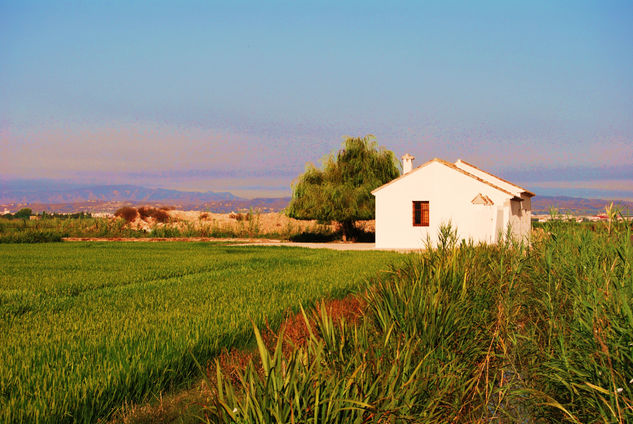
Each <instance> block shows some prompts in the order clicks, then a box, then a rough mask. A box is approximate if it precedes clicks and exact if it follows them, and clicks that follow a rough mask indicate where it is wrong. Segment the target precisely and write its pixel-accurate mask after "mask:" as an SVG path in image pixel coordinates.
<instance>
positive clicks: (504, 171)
mask: <svg viewBox="0 0 633 424" xmlns="http://www.w3.org/2000/svg"><path fill="white" fill-rule="evenodd" d="M366 134H374V135H375V136H376V139H377V141H378V144H380V145H381V146H384V147H385V148H387V149H389V150H392V151H393V152H394V153H395V154H396V156H398V157H400V156H402V155H403V154H404V153H410V154H413V155H414V156H415V157H416V161H415V162H414V166H417V165H420V164H422V163H424V162H425V161H427V160H429V159H432V158H434V157H440V158H443V159H446V160H450V161H455V160H457V159H458V158H462V159H464V160H466V161H468V162H471V163H474V164H475V165H477V166H479V167H480V168H484V169H486V170H488V171H491V172H493V173H496V174H497V175H500V176H502V177H504V178H506V179H509V180H511V181H513V182H516V183H518V184H520V185H523V186H525V187H526V188H527V189H529V190H532V191H534V192H536V193H537V194H542V195H545V194H547V195H572V196H584V197H603V198H624V199H633V3H632V2H630V1H622V2H620V1H595V2H586V1H558V2H552V1H524V2H519V1H477V2H472V1H468V2H466V1H464V2H458V1H416V2H403V1H400V2H399V1H394V2H371V1H362V2H345V1H331V2H330V1H322V2H308V1H287V2H279V1H265V2H259V1H258V2H249V1H230V2H228V1H227V2H214V1H188V0H181V1H171V2H166V1H134V0H128V1H114V0H111V1H63V0H62V1H55V2H53V1H46V2H44V1H30V0H15V1H6V0H0V179H3V180H10V179H30V178H32V179H41V178H50V179H56V180H59V181H64V182H79V183H86V184H122V183H125V184H136V185H144V186H147V187H164V188H171V189H181V190H193V191H207V190H211V191H231V192H233V193H234V194H237V195H241V196H246V197H255V196H285V195H289V194H290V192H291V183H292V181H293V180H294V179H295V178H296V177H297V176H298V175H299V174H300V173H301V172H302V171H303V170H304V169H305V165H306V163H308V162H312V163H315V164H316V165H318V164H319V163H320V159H321V158H322V157H323V156H324V155H327V154H328V153H330V152H332V151H335V150H336V149H338V148H340V146H341V143H342V141H343V137H344V136H364V135H366Z"/></svg>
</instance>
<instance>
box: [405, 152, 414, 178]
mask: <svg viewBox="0 0 633 424" xmlns="http://www.w3.org/2000/svg"><path fill="white" fill-rule="evenodd" d="M414 159H415V157H413V156H411V155H410V154H408V153H407V154H405V155H404V156H402V175H404V174H408V173H409V172H411V170H412V169H413V160H414Z"/></svg>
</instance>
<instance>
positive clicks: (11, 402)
mask: <svg viewBox="0 0 633 424" xmlns="http://www.w3.org/2000/svg"><path fill="white" fill-rule="evenodd" d="M401 257H402V256H401V255H398V254H395V253H389V252H338V251H330V250H321V249H318V250H310V249H297V248H283V247H238V246H230V245H222V244H211V243H180V242H169V243H43V244H30V245H25V244H4V245H3V244H0V422H7V423H10V422H51V423H53V422H55V423H58V422H94V421H96V420H97V419H99V418H104V417H106V418H107V417H108V415H109V414H110V413H111V412H112V411H113V410H114V409H116V408H118V407H120V406H121V405H122V404H123V403H124V402H128V401H134V402H142V401H144V400H147V399H148V397H149V396H150V395H151V394H156V393H158V392H160V391H162V390H168V389H171V388H175V387H178V386H179V385H180V384H183V383H186V382H188V381H190V380H191V378H193V376H194V375H198V374H197V369H196V366H195V363H194V360H193V358H194V357H195V358H197V359H198V360H200V361H206V360H208V359H210V358H212V357H213V356H214V355H216V354H217V353H218V352H219V351H220V350H221V349H222V348H224V347H230V346H245V345H248V344H249V343H251V342H252V340H253V334H252V327H251V320H252V322H255V323H257V324H260V325H261V324H262V323H263V322H264V320H266V319H267V320H268V321H269V322H270V323H271V324H272V325H275V323H277V322H279V321H280V320H281V319H282V317H283V316H284V313H285V312H286V311H288V310H289V309H293V310H295V311H296V310H297V308H298V307H299V305H300V304H303V305H307V304H310V303H311V302H314V301H315V300H317V299H320V298H323V297H337V296H343V295H345V294H346V293H348V292H350V291H355V290H357V289H358V288H359V287H361V286H363V284H364V282H365V280H366V279H367V278H368V277H370V276H375V275H377V274H379V273H380V272H381V271H383V270H386V269H387V268H388V264H390V263H394V262H397V261H399V260H401V259H400V258H401Z"/></svg>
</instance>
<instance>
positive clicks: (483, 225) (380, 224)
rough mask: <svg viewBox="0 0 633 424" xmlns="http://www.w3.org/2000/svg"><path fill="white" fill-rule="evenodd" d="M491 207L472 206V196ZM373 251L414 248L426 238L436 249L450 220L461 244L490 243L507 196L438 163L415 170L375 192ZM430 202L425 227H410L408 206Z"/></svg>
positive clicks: (506, 217) (501, 224) (505, 217)
mask: <svg viewBox="0 0 633 424" xmlns="http://www.w3.org/2000/svg"><path fill="white" fill-rule="evenodd" d="M479 193H481V194H483V195H486V196H488V197H489V198H490V199H491V200H492V201H493V202H494V205H493V206H486V205H473V204H472V200H473V198H474V197H475V196H477V194H479ZM375 196H376V247H377V248H394V249H397V248H403V249H417V248H423V247H424V246H425V244H424V242H425V241H426V240H427V236H428V237H429V238H430V240H431V242H432V243H433V244H434V245H435V244H436V243H437V239H438V238H437V234H438V230H439V227H440V225H441V224H443V223H447V222H448V221H449V220H450V222H451V224H452V226H453V228H456V229H457V232H458V236H459V238H460V239H472V240H473V241H475V242H487V243H494V242H496V241H497V236H498V233H499V231H500V230H501V231H502V232H503V231H504V230H505V228H506V227H507V223H508V222H509V221H510V217H511V211H510V207H511V205H510V198H511V196H510V195H508V194H506V193H503V192H502V191H499V190H497V189H495V188H493V187H491V186H489V185H487V184H485V183H482V182H481V181H478V180H476V179H474V178H472V177H469V176H468V175H465V174H463V173H461V172H459V171H457V170H455V169H452V168H449V167H448V166H446V165H444V164H442V163H440V162H430V163H429V164H427V165H425V166H423V167H421V168H416V169H414V170H413V171H411V173H409V174H407V175H406V176H405V177H403V178H400V179H399V180H397V181H395V182H394V183H392V184H390V185H387V186H385V187H383V188H382V189H380V190H378V191H376V192H375ZM417 200H420V201H428V202H429V215H430V216H429V226H428V227H414V226H413V216H412V202H413V201H417Z"/></svg>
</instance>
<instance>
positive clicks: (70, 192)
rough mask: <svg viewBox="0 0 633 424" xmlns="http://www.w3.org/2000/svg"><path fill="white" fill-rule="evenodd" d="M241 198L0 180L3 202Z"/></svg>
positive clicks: (45, 181)
mask: <svg viewBox="0 0 633 424" xmlns="http://www.w3.org/2000/svg"><path fill="white" fill-rule="evenodd" d="M221 200H241V199H240V198H239V197H237V196H234V195H233V194H231V193H228V192H221V193H216V192H212V191H207V192H195V191H180V190H167V189H163V188H146V187H140V186H134V185H88V186H79V185H76V184H68V183H55V182H53V181H50V180H33V181H28V180H20V181H2V182H0V204H9V203H20V204H24V203H42V204H52V203H82V202H88V201H102V202H112V201H130V202H179V203H204V202H217V201H221Z"/></svg>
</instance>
